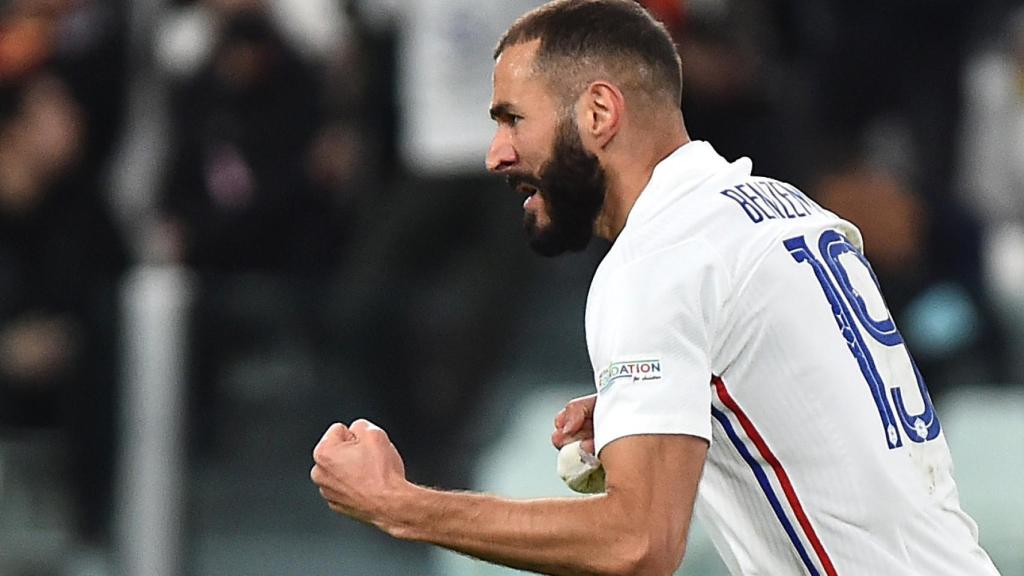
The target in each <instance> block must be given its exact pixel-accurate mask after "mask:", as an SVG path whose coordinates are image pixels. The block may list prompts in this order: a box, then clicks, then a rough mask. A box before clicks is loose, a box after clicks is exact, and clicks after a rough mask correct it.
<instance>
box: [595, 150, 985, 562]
mask: <svg viewBox="0 0 1024 576" xmlns="http://www.w3.org/2000/svg"><path fill="white" fill-rule="evenodd" d="M861 248H862V247H861V237H860V233H859V231H858V230H857V229H856V228H855V227H854V226H853V225H852V224H850V223H848V222H846V221H844V220H842V219H840V218H838V217H837V216H835V215H834V214H832V213H831V212H828V211H826V210H824V209H822V208H821V207H819V206H818V205H817V204H815V203H813V202H812V201H811V200H809V199H807V198H806V197H805V196H804V195H803V194H802V193H801V192H800V191H798V190H797V189H795V188H793V187H792V186H790V185H788V184H785V183H782V182H778V181H776V180H772V179H768V178H761V177H755V176H751V163H750V161H749V160H747V159H745V158H744V159H741V160H738V161H736V162H733V163H729V162H727V161H726V160H725V159H723V158H722V157H721V156H719V155H718V154H717V153H716V152H715V151H714V150H713V149H712V147H711V146H710V145H709V144H707V143H705V142H693V143H689V144H687V145H685V146H683V147H681V148H679V149H678V150H676V151H675V152H674V153H673V154H672V155H671V156H669V157H668V158H666V159H665V160H664V161H662V162H661V163H660V164H658V166H657V167H656V168H655V170H654V173H653V175H652V177H651V180H650V183H649V184H648V185H647V187H646V188H645V189H644V191H643V193H642V194H641V195H640V197H639V199H638V200H637V202H636V204H635V205H634V206H633V209H632V211H631V212H630V214H629V218H628V221H627V223H626V226H625V228H624V229H623V230H622V233H621V234H620V235H619V237H618V238H617V239H616V241H615V243H614V245H613V246H612V248H611V250H610V251H609V253H608V255H607V256H606V257H605V259H604V261H603V262H602V263H601V265H600V267H599V268H598V270H597V273H596V275H595V277H594V280H593V284H592V286H591V289H590V295H589V297H588V301H587V318H586V328H587V342H588V347H589V350H590V358H591V362H592V364H593V367H594V373H595V383H596V385H597V388H598V400H597V407H596V410H595V415H594V429H595V435H596V443H597V449H598V451H600V450H601V449H602V448H603V447H604V446H606V445H608V444H609V443H610V442H613V441H615V440H616V439H618V438H622V437H624V436H630V435H637V434H689V435H694V436H699V437H702V438H706V439H707V440H708V441H710V442H711V447H710V450H709V452H708V459H707V462H706V464H705V468H704V476H703V478H702V480H701V483H700V488H699V494H698V503H697V514H698V516H699V517H700V518H701V521H702V522H703V523H704V524H705V525H706V528H707V529H708V531H709V532H710V533H711V536H712V539H713V541H714V542H715V545H716V547H717V548H718V551H719V553H720V554H721V555H722V558H723V560H724V561H725V563H726V565H727V566H728V567H729V569H730V571H731V572H732V573H733V574H743V575H750V574H768V575H788V574H815V575H817V574H822V575H832V574H847V575H849V574H852V575H875V574H884V575H886V576H901V575H924V574H928V575H933V576H934V575H948V576H964V575H967V574H970V575H972V576H974V575H990V574H997V572H996V569H995V567H994V566H993V564H992V562H991V560H989V558H988V556H987V555H986V553H985V552H984V551H983V550H982V549H981V547H980V546H979V545H978V538H977V527H976V525H975V524H974V522H973V521H972V520H971V519H970V517H968V516H967V515H966V514H965V513H964V512H963V511H962V510H961V509H960V505H959V497H958V495H957V490H956V484H955V483H954V481H953V477H952V463H951V460H950V455H949V450H948V448H947V446H946V442H945V439H944V437H943V434H942V428H941V425H940V423H939V420H938V418H937V417H936V415H935V411H934V409H933V407H932V404H931V400H930V399H929V398H928V394H927V391H926V389H925V387H924V383H923V382H922V381H921V378H920V376H919V374H918V372H917V369H916V367H915V366H914V364H913V360H912V359H911V358H910V355H909V354H908V352H907V350H906V346H904V344H903V340H902V337H901V336H900V333H899V331H898V330H897V329H896V326H895V325H894V324H893V322H892V319H891V317H890V315H889V312H888V310H887V308H886V306H885V304H884V302H883V301H882V298H881V296H880V294H879V290H878V287H877V283H876V280H875V279H874V275H873V273H872V272H871V269H870V267H869V266H868V263H867V260H865V259H864V257H863V256H862V254H861Z"/></svg>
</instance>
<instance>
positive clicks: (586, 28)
mask: <svg viewBox="0 0 1024 576" xmlns="http://www.w3.org/2000/svg"><path fill="white" fill-rule="evenodd" d="M494 57H495V61H496V63H495V68H494V94H493V98H492V102H491V116H492V117H493V118H494V119H495V121H496V122H497V123H498V128H497V133H496V134H495V137H494V141H493V142H492V144H491V148H490V150H489V151H488V155H487V166H488V169H489V170H491V171H493V172H496V173H500V174H504V175H506V176H507V177H508V180H509V184H510V185H512V186H513V188H515V189H517V190H518V191H520V192H522V193H524V194H525V195H527V200H526V202H525V203H524V209H525V211H526V216H525V225H526V228H527V231H528V233H529V235H530V242H531V246H533V248H534V249H536V250H537V251H538V252H540V253H542V254H544V255H548V256H553V255H556V254H560V253H562V252H565V251H566V250H572V251H578V250H582V249H583V248H585V247H586V245H587V244H588V242H589V240H590V238H591V236H592V235H593V230H594V225H595V222H596V221H597V218H598V216H599V215H600V214H601V210H602V206H603V205H604V200H605V196H606V194H607V192H608V188H609V174H608V171H609V167H608V166H606V162H604V161H603V159H604V158H606V157H607V152H608V150H609V147H610V145H611V143H612V142H613V141H615V139H616V136H618V135H619V132H620V130H621V128H622V126H623V125H624V124H625V123H626V121H627V115H629V116H630V118H631V120H632V122H633V124H634V125H642V124H644V123H645V122H650V121H654V120H653V119H655V118H656V117H657V116H658V114H659V112H664V111H671V110H675V111H678V106H679V101H680V99H681V92H682V79H681V72H680V62H679V56H678V54H677V52H676V50H675V46H674V45H673V43H672V40H671V37H670V36H669V34H668V32H667V31H666V30H665V28H664V26H662V25H661V24H660V23H658V22H657V21H656V20H654V19H653V18H652V17H651V16H650V15H649V14H648V13H647V12H646V11H645V10H644V9H643V8H642V7H641V6H639V5H638V4H636V3H635V2H633V1H631V0H555V1H553V2H549V3H547V4H545V5H543V6H541V7H539V8H537V9H535V10H533V11H531V12H528V13H527V14H525V15H523V16H522V17H520V18H519V19H518V20H517V21H516V22H515V23H514V24H512V26H511V27H510V28H509V29H508V31H507V32H506V33H505V35H504V36H503V37H502V38H501V40H500V41H499V43H498V46H497V48H496V49H495V52H494ZM627 113H628V114H627Z"/></svg>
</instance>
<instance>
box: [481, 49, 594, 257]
mask: <svg viewBox="0 0 1024 576" xmlns="http://www.w3.org/2000/svg"><path fill="white" fill-rule="evenodd" d="M536 48H537V43H536V42H533V43H527V44H520V45H516V46H511V47H509V48H507V49H506V50H505V52H504V53H503V54H502V55H501V57H500V58H499V59H498V62H497V64H496V65H495V69H494V97H493V100H492V105H491V116H492V117H493V118H494V120H495V121H496V122H497V123H498V128H497V132H496V134H495V136H494V141H493V142H492V143H491V148H490V150H489V151H488V154H487V167H488V169H489V170H490V171H492V172H494V173H497V174H503V175H505V177H506V179H507V181H508V184H509V186H511V187H512V188H513V189H514V190H516V191H517V192H519V193H521V194H523V195H524V196H525V197H526V200H525V202H524V203H523V210H524V216H523V223H524V227H525V228H526V232H527V235H528V236H529V239H530V246H531V247H532V248H533V249H534V250H535V251H537V252H538V253H540V254H542V255H544V256H556V255H558V254H562V253H564V252H566V251H574V252H575V251H580V250H583V249H584V248H585V247H586V246H587V244H588V243H589V242H590V238H591V237H592V236H593V231H594V222H595V220H596V219H597V216H598V214H599V213H600V211H601V207H602V206H603V204H604V197H605V191H606V188H607V183H606V179H605V174H604V170H603V169H602V168H601V163H600V161H599V160H598V158H597V157H596V156H595V155H593V154H591V153H590V152H589V151H587V150H586V148H585V146H584V144H583V141H582V139H581V138H580V132H579V128H578V125H577V123H576V120H575V118H574V117H573V116H572V114H571V113H564V112H563V113H560V112H559V110H560V109H562V108H564V107H560V106H559V105H558V101H557V100H556V99H555V98H554V97H553V96H552V94H551V93H550V90H549V89H548V87H547V84H546V83H545V82H544V81H543V79H542V78H540V77H539V76H538V75H536V74H534V73H533V72H532V70H531V68H530V63H531V62H532V59H533V56H534V53H535V52H536Z"/></svg>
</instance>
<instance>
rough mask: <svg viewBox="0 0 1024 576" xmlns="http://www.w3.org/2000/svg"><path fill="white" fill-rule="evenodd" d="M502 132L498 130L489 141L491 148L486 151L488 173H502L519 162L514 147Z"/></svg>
mask: <svg viewBox="0 0 1024 576" xmlns="http://www.w3.org/2000/svg"><path fill="white" fill-rule="evenodd" d="M504 132H505V131H504V130H501V129H500V128H499V129H498V131H497V132H496V133H495V134H494V139H493V140H491V147H490V148H489V149H488V150H487V170H488V171H490V172H503V171H505V170H507V169H508V168H511V167H512V166H515V164H516V162H517V161H518V160H519V155H518V154H516V149H515V147H514V146H512V142H511V141H510V140H509V139H508V136H507V135H506V134H505V133H504Z"/></svg>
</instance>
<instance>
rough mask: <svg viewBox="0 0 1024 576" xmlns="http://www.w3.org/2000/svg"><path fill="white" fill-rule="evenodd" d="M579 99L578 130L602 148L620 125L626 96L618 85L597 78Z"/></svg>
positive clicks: (624, 109)
mask: <svg viewBox="0 0 1024 576" xmlns="http://www.w3.org/2000/svg"><path fill="white" fill-rule="evenodd" d="M581 100H582V101H581V102H580V113H581V114H580V116H581V118H580V119H579V126H580V132H581V133H582V136H583V137H584V138H586V139H589V140H591V141H592V143H593V144H594V145H595V146H597V147H598V148H604V147H605V146H607V145H608V143H609V142H611V140H612V138H614V137H615V135H616V134H617V133H618V132H619V128H621V126H622V118H623V115H624V114H625V111H626V98H625V97H624V96H623V94H622V91H621V90H619V88H618V86H616V85H614V84H612V83H610V82H607V81H604V80H598V81H596V82H592V83H591V84H590V86H587V89H586V91H585V92H584V93H583V96H582V98H581Z"/></svg>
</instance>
